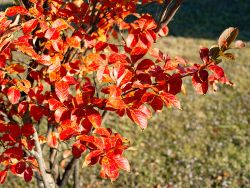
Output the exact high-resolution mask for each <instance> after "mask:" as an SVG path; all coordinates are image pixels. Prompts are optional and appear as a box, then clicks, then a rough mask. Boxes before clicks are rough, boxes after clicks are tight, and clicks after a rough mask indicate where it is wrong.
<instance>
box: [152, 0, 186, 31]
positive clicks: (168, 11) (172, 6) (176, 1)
mask: <svg viewBox="0 0 250 188" xmlns="http://www.w3.org/2000/svg"><path fill="white" fill-rule="evenodd" d="M183 2H184V0H170V1H168V0H166V1H165V4H164V8H163V11H162V14H161V18H160V20H159V23H158V27H157V29H156V31H159V30H160V29H161V27H162V25H168V24H169V22H170V21H171V20H172V18H173V17H174V15H175V13H176V12H177V10H178V9H179V8H180V6H181V4H182V3H183Z"/></svg>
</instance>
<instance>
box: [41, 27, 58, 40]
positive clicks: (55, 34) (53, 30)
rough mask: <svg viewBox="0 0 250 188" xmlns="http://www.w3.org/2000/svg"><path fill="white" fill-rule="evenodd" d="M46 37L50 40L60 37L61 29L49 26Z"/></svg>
mask: <svg viewBox="0 0 250 188" xmlns="http://www.w3.org/2000/svg"><path fill="white" fill-rule="evenodd" d="M44 37H45V38H46V39H48V40H57V39H58V38H59V37H60V31H59V30H57V29H56V28H49V29H48V30H47V31H46V33H45V36H44Z"/></svg>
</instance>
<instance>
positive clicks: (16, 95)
mask: <svg viewBox="0 0 250 188" xmlns="http://www.w3.org/2000/svg"><path fill="white" fill-rule="evenodd" d="M7 96H8V99H9V101H10V102H11V103H12V104H17V103H18V102H19V99H20V98H21V93H20V91H19V90H18V89H16V87H15V86H11V87H10V88H9V89H8V93H7Z"/></svg>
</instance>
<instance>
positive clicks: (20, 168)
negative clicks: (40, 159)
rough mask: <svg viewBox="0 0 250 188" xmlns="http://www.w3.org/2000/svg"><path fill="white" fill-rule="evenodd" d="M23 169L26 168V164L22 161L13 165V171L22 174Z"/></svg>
mask: <svg viewBox="0 0 250 188" xmlns="http://www.w3.org/2000/svg"><path fill="white" fill-rule="evenodd" d="M25 169H26V164H25V162H23V161H20V162H18V163H17V164H16V165H15V171H16V173H17V174H22V173H23V172H24V171H25Z"/></svg>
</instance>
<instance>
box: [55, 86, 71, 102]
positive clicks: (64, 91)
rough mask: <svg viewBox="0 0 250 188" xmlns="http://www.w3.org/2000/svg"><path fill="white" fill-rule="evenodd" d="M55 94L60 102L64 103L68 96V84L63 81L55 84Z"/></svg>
mask: <svg viewBox="0 0 250 188" xmlns="http://www.w3.org/2000/svg"><path fill="white" fill-rule="evenodd" d="M55 92H56V95H57V97H58V98H59V100H60V101H61V102H64V101H65V100H66V99H67V98H68V96H69V84H68V83H67V82H64V81H59V82H56V84H55Z"/></svg>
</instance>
